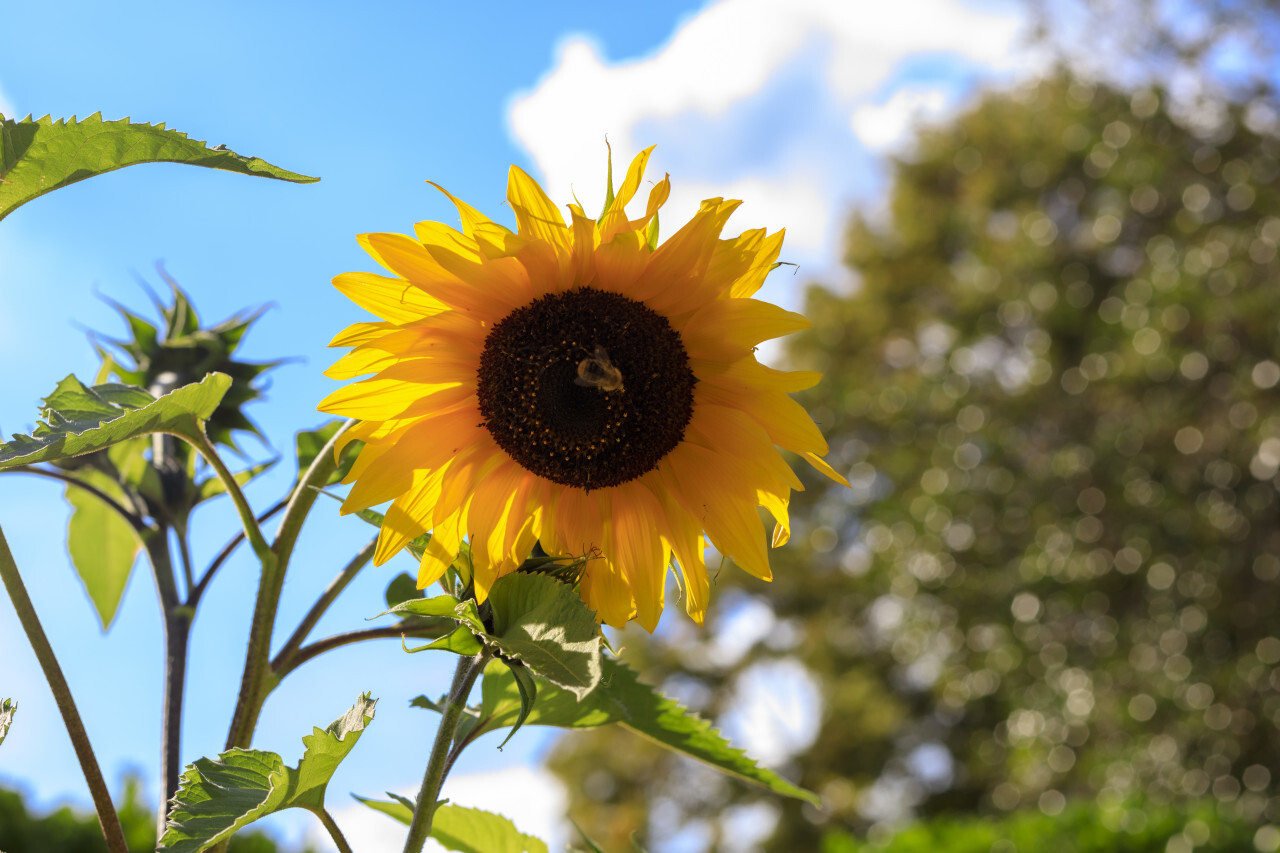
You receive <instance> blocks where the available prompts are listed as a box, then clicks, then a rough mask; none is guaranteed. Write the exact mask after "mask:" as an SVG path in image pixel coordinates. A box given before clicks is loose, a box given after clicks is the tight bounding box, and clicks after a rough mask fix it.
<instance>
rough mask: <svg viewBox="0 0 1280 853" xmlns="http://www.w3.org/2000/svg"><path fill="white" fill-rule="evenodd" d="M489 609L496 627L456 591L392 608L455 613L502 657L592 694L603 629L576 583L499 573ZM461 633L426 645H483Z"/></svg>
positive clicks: (418, 613)
mask: <svg viewBox="0 0 1280 853" xmlns="http://www.w3.org/2000/svg"><path fill="white" fill-rule="evenodd" d="M485 609H486V611H488V612H489V614H490V616H489V618H491V619H492V621H493V627H492V628H490V627H489V626H488V625H487V624H486V622H485V621H484V619H482V618H481V616H480V612H479V610H478V609H477V608H476V604H475V602H474V601H472V600H470V599H467V600H464V601H459V600H458V599H456V598H454V597H453V596H451V595H438V596H435V597H433V598H425V599H423V598H415V599H410V600H407V601H404V602H401V603H400V604H397V605H396V606H395V607H393V608H391V609H390V610H388V611H387V613H395V614H398V615H401V616H406V615H412V616H432V617H437V618H438V617H444V618H448V619H453V620H455V621H456V622H458V623H459V626H460V630H462V631H464V632H470V633H471V634H472V635H473V636H474V637H475V639H476V640H477V641H478V643H479V644H480V645H483V646H485V647H488V648H489V649H490V650H492V651H493V652H494V653H495V654H497V656H498V657H499V658H501V659H504V660H509V661H512V662H520V663H522V664H524V665H527V666H528V667H529V668H530V669H531V670H533V671H534V672H535V673H537V674H538V675H539V676H541V677H542V678H544V679H546V680H547V681H548V682H550V683H551V684H554V685H557V686H559V687H561V688H563V689H565V690H568V691H570V692H571V693H573V694H574V695H575V696H585V695H587V693H589V692H590V691H591V690H592V688H594V687H595V685H596V684H598V683H599V681H600V665H601V664H600V660H601V657H600V642H601V641H600V630H599V628H598V627H597V625H596V621H595V615H594V614H593V613H592V612H591V611H590V610H589V609H588V608H587V606H586V605H585V604H583V603H582V599H581V597H579V595H578V593H577V591H576V590H575V589H574V588H573V587H572V586H569V585H568V584H564V583H561V582H560V581H557V580H555V579H554V578H552V577H549V576H547V575H541V574H524V573H520V572H517V573H515V574H510V575H507V576H505V577H502V578H499V579H498V581H497V582H496V583H495V584H494V585H493V589H492V590H491V592H490V595H489V600H488V601H487V602H486V603H485ZM456 635H457V632H455V634H454V635H450V638H444V639H442V640H437V641H435V642H434V643H432V644H431V645H430V646H428V647H427V648H446V649H449V650H450V651H456V650H457V649H459V648H461V649H463V651H460V652H459V653H460V654H468V655H469V654H475V653H476V652H477V651H479V645H476V646H472V645H471V644H470V643H468V642H467V641H466V639H465V637H462V636H456ZM473 648H474V649H475V651H470V649H473ZM415 651H417V650H416V649H415Z"/></svg>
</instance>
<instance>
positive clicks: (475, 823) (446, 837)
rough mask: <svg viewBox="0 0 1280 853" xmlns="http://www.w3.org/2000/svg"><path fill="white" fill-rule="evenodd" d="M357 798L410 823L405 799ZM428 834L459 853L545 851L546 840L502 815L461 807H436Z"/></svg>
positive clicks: (409, 811)
mask: <svg viewBox="0 0 1280 853" xmlns="http://www.w3.org/2000/svg"><path fill="white" fill-rule="evenodd" d="M356 799H357V800H359V801H360V802H362V803H364V804H365V805H366V806H368V807H369V808H371V809H373V810H374V811H379V812H382V813H383V814H385V815H387V816H389V817H392V818H395V819H396V820H398V821H400V822H401V823H403V824H404V825H405V826H408V825H409V824H410V823H412V822H413V805H412V803H409V802H408V801H405V800H397V801H396V802H390V803H389V802H386V801H384V800H368V799H365V798H364V797H356ZM431 837H432V838H434V839H435V840H436V841H438V842H440V844H441V846H443V847H444V849H446V850H456V851H458V853H547V845H546V843H545V842H543V841H541V840H539V839H537V838H534V837H533V836H532V835H525V834H524V833H522V832H520V830H518V829H516V825H515V824H514V823H512V822H511V821H510V820H508V819H507V818H505V817H503V816H502V815H497V814H493V813H492V812H486V811H483V810H481V809H470V808H465V807H463V806H451V805H448V804H445V805H442V806H439V807H437V808H436V811H435V814H434V815H433V817H432V820H431Z"/></svg>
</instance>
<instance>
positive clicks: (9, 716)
mask: <svg viewBox="0 0 1280 853" xmlns="http://www.w3.org/2000/svg"><path fill="white" fill-rule="evenodd" d="M16 713H18V703H17V702H15V701H13V700H12V699H0V743H4V739H5V738H6V737H8V735H9V726H11V725H13V715H14V714H16Z"/></svg>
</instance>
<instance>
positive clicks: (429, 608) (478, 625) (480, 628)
mask: <svg viewBox="0 0 1280 853" xmlns="http://www.w3.org/2000/svg"><path fill="white" fill-rule="evenodd" d="M388 614H395V615H397V616H400V617H401V618H403V617H405V616H435V617H441V616H443V617H445V618H447V619H453V620H454V621H456V622H457V623H459V624H460V625H463V626H464V627H466V628H468V629H470V630H471V631H474V632H475V633H477V634H480V635H482V636H483V635H484V634H485V626H484V622H483V621H481V619H480V613H479V611H477V610H476V603H475V602H474V601H470V600H467V601H458V599H456V598H454V597H453V596H452V595H436V596H432V597H431V598H414V599H410V600H409V601H402V602H401V603H399V604H397V605H396V606H395V607H392V608H391V609H390V610H386V611H383V612H382V613H379V614H378V615H379V616H387V615H388Z"/></svg>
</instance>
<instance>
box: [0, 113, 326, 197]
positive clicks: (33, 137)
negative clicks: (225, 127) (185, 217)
mask: <svg viewBox="0 0 1280 853" xmlns="http://www.w3.org/2000/svg"><path fill="white" fill-rule="evenodd" d="M138 163H188V164H190V165H192V166H204V167H206V168H210V169H223V170H226V171H229V172H239V173H240V174H243V175H257V176H259V177H264V178H278V179H280V180H284V181H292V182H294V183H314V182H315V181H318V180H319V178H310V177H307V176H306V175H299V174H297V173H295V172H288V171H285V170H284V169H281V168H279V167H277V166H273V165H271V164H270V163H268V162H266V161H265V160H260V159H258V158H257V157H242V156H241V155H239V154H237V153H235V152H234V151H231V150H229V149H228V148H227V147H226V146H223V145H219V146H217V147H216V148H209V147H207V146H206V145H205V143H204V142H201V141H199V140H195V139H188V138H187V135H186V134H185V133H180V132H178V131H176V130H169V129H168V128H166V127H165V126H164V125H163V124H156V125H151V124H140V123H132V122H130V121H129V120H128V119H127V118H124V119H120V120H118V121H103V120H102V114H101V113H94V114H93V115H91V116H89V117H88V118H86V119H83V120H81V121H77V120H76V118H75V117H74V116H73V117H72V118H71V119H69V120H68V119H58V120H56V121H55V120H53V119H52V118H51V117H50V116H45V117H44V118H41V119H35V120H32V119H31V117H30V116H28V117H27V118H25V119H22V120H21V121H14V120H13V119H11V118H6V117H4V116H3V115H0V219H4V218H5V217H6V216H8V215H9V214H10V213H11V212H12V211H13V210H14V209H15V208H17V207H19V206H20V205H22V204H25V203H26V202H28V201H31V200H32V199H33V198H36V197H38V196H41V195H44V194H45V193H47V192H52V191H53V190H55V189H58V188H59V187H65V186H67V185H68V184H73V183H75V182H76V181H83V180H84V179H85V178H91V177H93V176H94V175H100V174H102V173H103V172H110V171H113V170H115V169H120V168H123V167H125V166H132V165H135V164H138Z"/></svg>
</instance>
